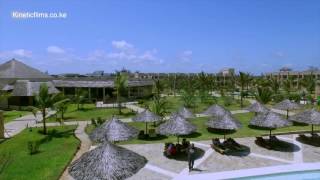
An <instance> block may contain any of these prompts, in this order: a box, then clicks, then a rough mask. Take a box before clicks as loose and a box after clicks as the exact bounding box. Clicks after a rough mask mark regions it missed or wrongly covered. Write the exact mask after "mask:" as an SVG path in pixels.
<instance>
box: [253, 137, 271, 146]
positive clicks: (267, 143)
mask: <svg viewBox="0 0 320 180" xmlns="http://www.w3.org/2000/svg"><path fill="white" fill-rule="evenodd" d="M256 143H257V144H258V145H260V146H262V147H265V148H267V149H271V144H270V141H266V140H265V139H263V138H262V137H256Z"/></svg>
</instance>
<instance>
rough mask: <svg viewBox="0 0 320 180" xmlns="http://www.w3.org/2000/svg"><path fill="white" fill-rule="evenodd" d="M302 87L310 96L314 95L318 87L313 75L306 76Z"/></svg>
mask: <svg viewBox="0 0 320 180" xmlns="http://www.w3.org/2000/svg"><path fill="white" fill-rule="evenodd" d="M302 85H303V87H304V88H305V89H306V90H307V91H308V93H309V95H312V94H313V91H314V90H315V87H316V78H314V76H313V74H310V75H306V76H305V77H304V78H303V83H302Z"/></svg>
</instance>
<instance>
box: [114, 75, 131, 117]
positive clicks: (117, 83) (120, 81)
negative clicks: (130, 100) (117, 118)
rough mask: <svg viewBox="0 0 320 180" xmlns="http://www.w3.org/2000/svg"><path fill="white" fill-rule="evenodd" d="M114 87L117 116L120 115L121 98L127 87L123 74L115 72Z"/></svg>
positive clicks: (126, 77)
mask: <svg viewBox="0 0 320 180" xmlns="http://www.w3.org/2000/svg"><path fill="white" fill-rule="evenodd" d="M114 87H115V89H116V95H117V103H118V110H119V114H122V111H121V109H122V106H121V102H122V97H123V95H124V93H125V91H126V89H127V87H128V76H127V74H125V73H121V72H117V73H116V78H115V79H114Z"/></svg>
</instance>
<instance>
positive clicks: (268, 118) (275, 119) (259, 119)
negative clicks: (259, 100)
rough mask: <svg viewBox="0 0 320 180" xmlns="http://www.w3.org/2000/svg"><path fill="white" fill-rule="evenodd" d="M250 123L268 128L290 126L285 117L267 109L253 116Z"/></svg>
mask: <svg viewBox="0 0 320 180" xmlns="http://www.w3.org/2000/svg"><path fill="white" fill-rule="evenodd" d="M250 125H253V126H258V127H263V128H269V129H276V128H281V127H286V126H290V125H291V122H289V121H287V120H286V119H283V118H282V117H281V116H280V115H278V114H276V113H274V112H272V111H268V112H265V113H261V114H258V115H257V116H255V117H254V118H253V119H252V120H251V121H250Z"/></svg>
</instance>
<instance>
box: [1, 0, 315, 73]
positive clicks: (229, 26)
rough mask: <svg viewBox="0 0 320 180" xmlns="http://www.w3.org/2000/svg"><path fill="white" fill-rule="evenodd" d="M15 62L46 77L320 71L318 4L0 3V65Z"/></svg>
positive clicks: (179, 0) (210, 0)
mask: <svg viewBox="0 0 320 180" xmlns="http://www.w3.org/2000/svg"><path fill="white" fill-rule="evenodd" d="M12 12H48V13H50V12H64V13H67V18H65V19H50V18H49V19H44V18H38V19H16V18H12ZM11 58H16V59H19V60H21V61H23V62H25V63H27V64H30V65H32V66H34V67H37V68H39V69H41V70H42V71H46V70H47V71H49V73H65V72H79V73H86V72H92V71H94V70H105V71H106V72H113V71H114V70H115V69H120V68H122V67H125V68H127V69H130V70H132V71H135V70H139V71H142V72H200V71H202V70H203V71H205V72H216V71H218V70H220V69H222V68H225V67H234V68H236V70H237V71H239V70H241V71H248V72H251V73H255V74H259V73H262V72H270V71H274V70H278V69H279V68H281V67H282V66H288V67H291V68H293V69H295V70H303V69H306V68H308V67H309V66H317V67H319V66H320V1H318V0H308V1H303V0H188V1H187V0H184V1H183V0H157V1H156V0H155V1H150V0H123V1H119V0H114V1H109V0H96V1H89V0H86V1H62V0H61V1H51V0H48V1H40V0H39V1H36V0H33V1H31V0H24V1H18V0H0V62H5V61H7V60H9V59H11Z"/></svg>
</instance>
